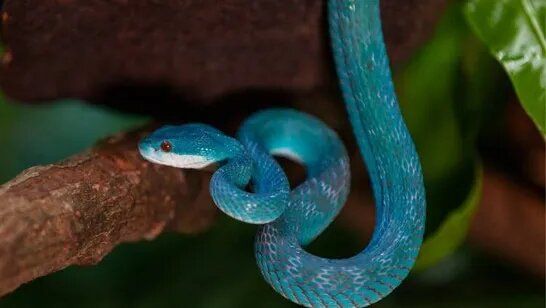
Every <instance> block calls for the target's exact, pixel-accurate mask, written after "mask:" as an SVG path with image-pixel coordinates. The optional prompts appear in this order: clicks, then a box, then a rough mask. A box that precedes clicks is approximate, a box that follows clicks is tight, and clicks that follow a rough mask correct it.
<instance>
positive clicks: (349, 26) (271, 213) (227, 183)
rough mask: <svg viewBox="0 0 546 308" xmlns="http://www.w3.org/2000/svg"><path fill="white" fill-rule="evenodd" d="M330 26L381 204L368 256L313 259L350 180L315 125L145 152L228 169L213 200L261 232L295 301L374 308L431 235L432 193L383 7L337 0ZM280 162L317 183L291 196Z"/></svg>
mask: <svg viewBox="0 0 546 308" xmlns="http://www.w3.org/2000/svg"><path fill="white" fill-rule="evenodd" d="M328 19H329V27H330V37H331V41H332V50H333V54H334V60H335V64H336V68H337V74H338V77H339V80H340V84H341V90H342V93H343V98H344V101H345V104H346V107H347V111H348V114H349V118H350V122H351V124H352V127H353V131H354V134H355V136H356V140H357V142H358V145H359V148H360V152H361V154H362V156H363V158H364V161H365V163H366V166H367V168H368V173H369V176H370V179H371V183H372V189H373V193H374V198H375V203H376V226H375V229H374V233H373V236H372V239H371V240H370V242H369V244H368V245H367V247H366V248H365V249H364V250H363V251H362V252H360V253H358V254H357V255H355V256H353V257H350V258H346V259H327V258H321V257H318V256H315V255H312V254H310V253H308V252H306V251H305V250H304V248H303V246H305V245H306V244H308V243H310V242H311V241H312V240H313V239H314V238H316V237H317V236H318V235H319V234H320V233H321V232H322V231H323V230H324V229H325V228H326V227H327V226H328V225H329V224H330V223H331V222H332V220H333V219H334V218H335V217H336V215H337V214H338V213H339V211H340V210H341V208H342V206H343V204H344V203H345V201H346V199H347V195H348V193H349V181H350V173H349V159H348V156H347V153H346V150H345V148H344V146H343V144H342V142H341V141H340V139H339V138H338V136H337V135H336V133H335V132H334V131H333V130H331V129H330V128H328V127H327V126H326V125H325V124H323V123H322V122H321V121H320V120H318V119H316V118H314V117H312V116H310V115H306V114H304V113H301V112H298V111H295V110H290V109H271V110H265V111H261V112H258V113H257V114H254V115H252V116H251V117H249V118H248V119H247V120H246V121H245V122H244V123H243V124H242V126H241V128H240V129H239V132H238V135H237V139H235V138H231V137H229V136H226V135H225V134H223V133H222V132H220V131H219V130H217V129H215V128H213V127H211V126H208V125H205V124H185V125H181V126H165V127H162V128H160V129H159V130H157V131H155V132H153V133H152V134H151V135H149V136H147V137H146V138H144V139H143V140H142V141H141V143H140V144H139V149H140V152H141V154H142V156H143V157H144V158H146V159H147V160H149V161H152V162H155V163H159V164H164V165H169V166H174V167H178V168H196V169H199V168H203V167H205V166H207V165H210V164H213V163H216V164H218V166H219V167H218V169H217V170H216V171H215V173H214V174H213V176H212V179H211V184H210V192H211V195H212V197H213V200H214V202H215V203H216V205H217V206H218V207H219V208H220V209H221V210H222V211H224V212H225V213H227V214H228V215H230V216H231V217H233V218H235V219H238V220H241V221H244V222H248V223H254V224H259V225H260V229H259V231H258V234H257V236H256V241H255V255H256V259H257V262H258V265H259V267H260V270H261V272H262V274H263V276H264V278H265V280H266V281H267V282H268V283H269V284H270V285H271V286H272V287H273V288H274V289H275V290H276V291H277V292H279V293H280V294H282V295H283V296H284V297H286V298H287V299H289V300H291V301H293V302H295V303H298V304H301V305H304V306H309V307H325V306H327V307H364V306H368V305H370V304H372V303H374V302H377V301H379V300H380V299H382V298H384V297H385V296H386V295H388V294H389V293H391V292H392V291H393V289H395V288H396V287H397V286H398V285H399V284H400V283H401V281H402V280H403V279H404V278H405V277H406V276H407V275H408V273H409V271H410V269H411V267H412V266H413V263H414V261H415V259H416V257H417V254H418V252H419V248H420V246H421V243H422V238H423V232H424V222H425V192H424V186H423V179H422V172H421V166H420V163H419V158H418V156H417V153H416V150H415V147H414V144H413V142H412V139H411V137H410V135H409V133H408V130H407V128H406V126H405V123H404V121H403V118H402V116H401V113H400V110H399V107H398V103H397V98H396V95H395V92H394V86H393V83H392V78H391V72H390V68H389V61H388V56H387V53H386V49H385V44H384V40H383V34H382V30H381V19H380V11H379V0H328ZM272 155H280V156H286V157H288V158H290V159H292V160H295V161H297V162H300V163H301V164H303V165H304V166H305V167H306V171H307V178H306V180H305V182H303V183H302V184H300V185H299V186H298V187H296V188H295V189H293V190H290V186H289V183H288V180H287V177H286V175H285V173H284V172H283V170H282V168H281V167H280V165H279V164H278V163H277V162H276V160H275V159H274V158H273V156H272ZM249 184H250V187H251V189H250V190H249V189H246V187H247V186H249Z"/></svg>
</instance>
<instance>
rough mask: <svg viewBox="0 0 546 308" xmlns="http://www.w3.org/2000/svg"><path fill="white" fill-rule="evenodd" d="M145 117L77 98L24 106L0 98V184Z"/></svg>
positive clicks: (85, 146)
mask: <svg viewBox="0 0 546 308" xmlns="http://www.w3.org/2000/svg"><path fill="white" fill-rule="evenodd" d="M145 121H146V119H145V118H142V117H137V116H128V115H122V114H119V113H116V112H113V111H108V110H105V109H100V108H97V107H93V106H89V105H88V104H84V103H82V102H79V101H62V102H57V103H54V104H51V105H44V106H25V105H18V104H10V103H7V102H6V101H5V100H4V99H0V144H2V145H3V146H1V147H0V170H1V171H0V183H3V182H5V181H7V180H9V179H10V178H12V177H13V176H15V175H16V174H17V173H19V172H20V171H21V170H23V169H26V168H28V167H31V166H34V165H38V164H45V163H51V162H55V161H58V160H60V159H63V158H66V157H67V156H69V155H71V154H74V153H77V152H80V151H82V150H84V149H85V148H87V147H89V146H91V145H92V144H93V143H95V142H96V141H97V139H100V138H104V137H106V136H108V135H111V134H113V133H116V132H119V131H121V130H124V129H129V128H131V127H134V126H136V125H139V124H143V123H144V122H145Z"/></svg>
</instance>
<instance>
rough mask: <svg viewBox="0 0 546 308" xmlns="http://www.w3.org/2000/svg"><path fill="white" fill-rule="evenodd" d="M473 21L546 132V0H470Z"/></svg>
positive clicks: (467, 9)
mask: <svg viewBox="0 0 546 308" xmlns="http://www.w3.org/2000/svg"><path fill="white" fill-rule="evenodd" d="M465 13H466V17H467V20H468V22H469V24H470V25H471V27H472V29H473V30H474V32H475V33H476V35H477V36H479V37H480V39H481V40H482V41H483V42H484V43H485V45H487V47H488V48H489V49H490V51H491V53H492V54H493V56H494V57H495V58H496V59H497V60H498V61H499V62H500V63H502V65H503V66H504V69H505V70H506V71H507V72H508V75H509V77H510V79H511V80H512V84H513V85H514V88H515V90H516V93H517V95H518V97H519V100H520V102H521V104H522V105H523V107H524V109H525V110H526V111H527V113H528V114H529V116H530V117H531V119H533V121H534V122H535V124H536V125H537V127H538V129H539V130H540V131H541V133H542V134H543V135H544V136H546V120H545V116H546V110H545V108H546V38H545V37H546V36H545V32H546V1H544V0H469V1H468V3H467V4H466V6H465Z"/></svg>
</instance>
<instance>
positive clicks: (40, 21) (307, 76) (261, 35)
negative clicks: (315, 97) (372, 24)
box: [0, 0, 446, 113]
mask: <svg viewBox="0 0 546 308" xmlns="http://www.w3.org/2000/svg"><path fill="white" fill-rule="evenodd" d="M381 2H382V13H383V20H384V28H385V37H386V40H387V45H388V49H389V54H390V55H391V60H392V61H393V62H394V63H397V62H400V61H401V60H402V59H406V58H407V57H408V56H409V55H410V54H411V53H412V52H413V51H414V50H415V48H416V47H418V46H419V45H420V44H421V43H422V42H423V41H424V40H426V38H427V37H428V36H429V35H430V33H431V32H432V31H433V29H434V24H435V23H436V21H437V20H438V19H439V17H440V16H441V13H442V12H443V9H444V7H445V4H446V1H445V0H384V1H381ZM325 4H326V1H324V0H303V1H302V0H283V1H278V0H224V1H216V0H202V1H189V0H168V1H155V0H135V1H127V0H116V1H103V0H63V1H43V0H26V1H20V0H5V1H4V7H3V10H4V15H3V29H2V30H3V39H4V43H5V45H6V49H7V53H6V54H5V56H4V59H3V61H2V62H3V63H2V65H0V86H1V87H2V89H3V90H4V91H5V93H6V94H7V95H8V96H10V97H12V98H14V99H17V100H22V101H47V100H52V99H59V98H63V97H78V98H85V99H89V100H94V101H102V100H104V99H105V97H106V99H107V98H109V97H111V96H112V95H117V96H118V98H120V97H125V96H126V95H131V92H132V91H127V90H128V88H131V89H139V90H138V91H139V92H138V93H139V95H134V96H131V99H129V100H128V101H131V100H133V99H138V98H139V97H138V96H142V92H143V91H144V90H143V89H144V88H146V89H147V90H149V91H151V92H154V95H151V96H153V97H154V96H155V99H154V100H153V102H151V101H150V100H147V101H145V102H144V104H147V105H151V106H154V107H156V108H154V109H153V110H151V111H155V112H158V111H162V110H163V111H165V113H170V112H173V105H172V102H171V101H169V102H164V101H162V100H161V99H159V98H158V97H157V95H155V94H157V93H158V92H159V93H162V94H165V93H168V95H172V96H176V97H179V98H181V101H182V102H179V103H182V104H187V103H188V102H190V101H191V102H194V103H198V104H208V103H210V102H211V101H212V100H216V99H218V98H219V97H221V96H224V95H226V94H230V93H235V92H238V91H243V90H246V89H264V88H265V89H280V90H285V91H294V90H310V89H313V88H316V87H320V86H324V85H325V84H329V83H332V82H335V79H334V78H333V76H335V74H334V72H333V70H332V65H331V62H332V61H331V57H330V52H329V44H328V31H327V28H326V12H325V9H326V5H325ZM128 92H129V93H128ZM119 101H120V100H119V99H114V100H108V102H107V103H108V104H113V102H116V103H118V104H119ZM161 104H163V105H165V107H168V109H161V108H158V105H161ZM167 104H169V105H168V106H166V105H167ZM122 107H123V108H124V109H130V110H135V109H139V108H141V107H143V106H137V105H135V104H134V101H131V103H127V104H125V105H124V106H122ZM144 107H146V106H144ZM145 112H147V113H149V112H150V109H145Z"/></svg>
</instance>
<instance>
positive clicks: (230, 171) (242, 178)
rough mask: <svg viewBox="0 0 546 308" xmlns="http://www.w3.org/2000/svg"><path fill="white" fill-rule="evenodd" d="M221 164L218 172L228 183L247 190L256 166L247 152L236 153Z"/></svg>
mask: <svg viewBox="0 0 546 308" xmlns="http://www.w3.org/2000/svg"><path fill="white" fill-rule="evenodd" d="M219 163H220V167H219V168H218V171H217V172H219V174H222V175H223V176H225V179H226V180H227V181H228V182H230V183H233V184H234V185H235V186H237V187H239V188H240V189H245V187H246V186H247V185H248V184H249V183H250V179H251V177H252V173H253V171H254V166H253V162H252V158H251V157H250V155H249V154H248V153H247V152H246V151H244V150H240V151H239V150H238V151H235V153H234V155H233V156H230V157H228V158H227V159H225V160H223V161H221V162H219Z"/></svg>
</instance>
